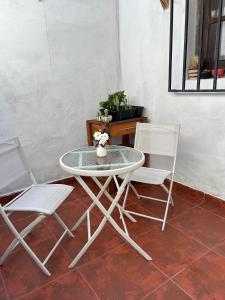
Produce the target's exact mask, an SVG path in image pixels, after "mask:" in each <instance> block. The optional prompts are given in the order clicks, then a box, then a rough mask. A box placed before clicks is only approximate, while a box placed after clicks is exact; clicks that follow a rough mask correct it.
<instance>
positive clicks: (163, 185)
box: [161, 183, 174, 206]
mask: <svg viewBox="0 0 225 300" xmlns="http://www.w3.org/2000/svg"><path fill="white" fill-rule="evenodd" d="M161 187H162V188H163V189H164V191H166V192H167V194H169V190H168V188H167V187H166V186H165V184H164V183H163V184H161ZM170 204H171V205H172V206H174V201H173V198H172V194H171V196H170Z"/></svg>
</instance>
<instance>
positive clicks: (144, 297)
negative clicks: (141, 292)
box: [139, 279, 175, 300]
mask: <svg viewBox="0 0 225 300" xmlns="http://www.w3.org/2000/svg"><path fill="white" fill-rule="evenodd" d="M168 282H170V279H167V280H166V281H164V282H163V283H161V284H160V285H159V286H157V287H156V288H154V289H153V290H152V291H151V292H150V293H148V294H146V295H145V296H143V297H142V298H140V299H139V300H144V299H146V297H148V296H151V295H152V294H154V293H155V292H156V291H158V290H159V289H161V288H162V287H164V286H165V285H166V284H167V283H168ZM174 300H175V299H174Z"/></svg>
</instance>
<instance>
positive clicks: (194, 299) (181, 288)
mask: <svg viewBox="0 0 225 300" xmlns="http://www.w3.org/2000/svg"><path fill="white" fill-rule="evenodd" d="M171 282H172V283H173V284H175V285H176V286H177V287H178V288H179V289H180V290H182V291H183V292H184V293H185V294H186V295H187V296H189V297H190V298H191V299H192V300H198V299H197V298H194V297H193V296H192V295H191V294H189V293H188V291H186V290H185V289H184V288H183V287H182V286H180V285H179V284H178V283H177V282H176V281H174V280H173V279H171Z"/></svg>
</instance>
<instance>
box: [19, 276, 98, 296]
mask: <svg viewBox="0 0 225 300" xmlns="http://www.w3.org/2000/svg"><path fill="white" fill-rule="evenodd" d="M22 299H23V300H53V299H54V300H56V299H61V300H75V299H79V300H94V299H97V297H96V295H95V294H94V292H93V291H92V290H91V289H90V287H89V286H88V285H87V283H86V282H85V281H84V279H83V278H82V276H81V275H80V274H79V273H78V272H77V271H74V272H72V273H71V272H70V273H69V274H66V275H64V276H62V277H60V278H59V279H56V280H55V281H53V282H51V283H50V284H48V285H47V286H44V287H42V288H41V289H38V290H37V291H34V292H32V293H29V294H27V295H25V296H24V297H22V298H21V300H22Z"/></svg>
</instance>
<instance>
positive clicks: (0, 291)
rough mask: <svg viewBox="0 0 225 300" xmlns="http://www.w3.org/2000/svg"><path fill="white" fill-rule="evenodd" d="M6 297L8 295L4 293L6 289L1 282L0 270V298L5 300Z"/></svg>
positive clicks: (0, 274)
mask: <svg viewBox="0 0 225 300" xmlns="http://www.w3.org/2000/svg"><path fill="white" fill-rule="evenodd" d="M7 299H9V298H8V295H7V294H6V290H5V287H4V283H3V276H2V273H1V270H0V300H7Z"/></svg>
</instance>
